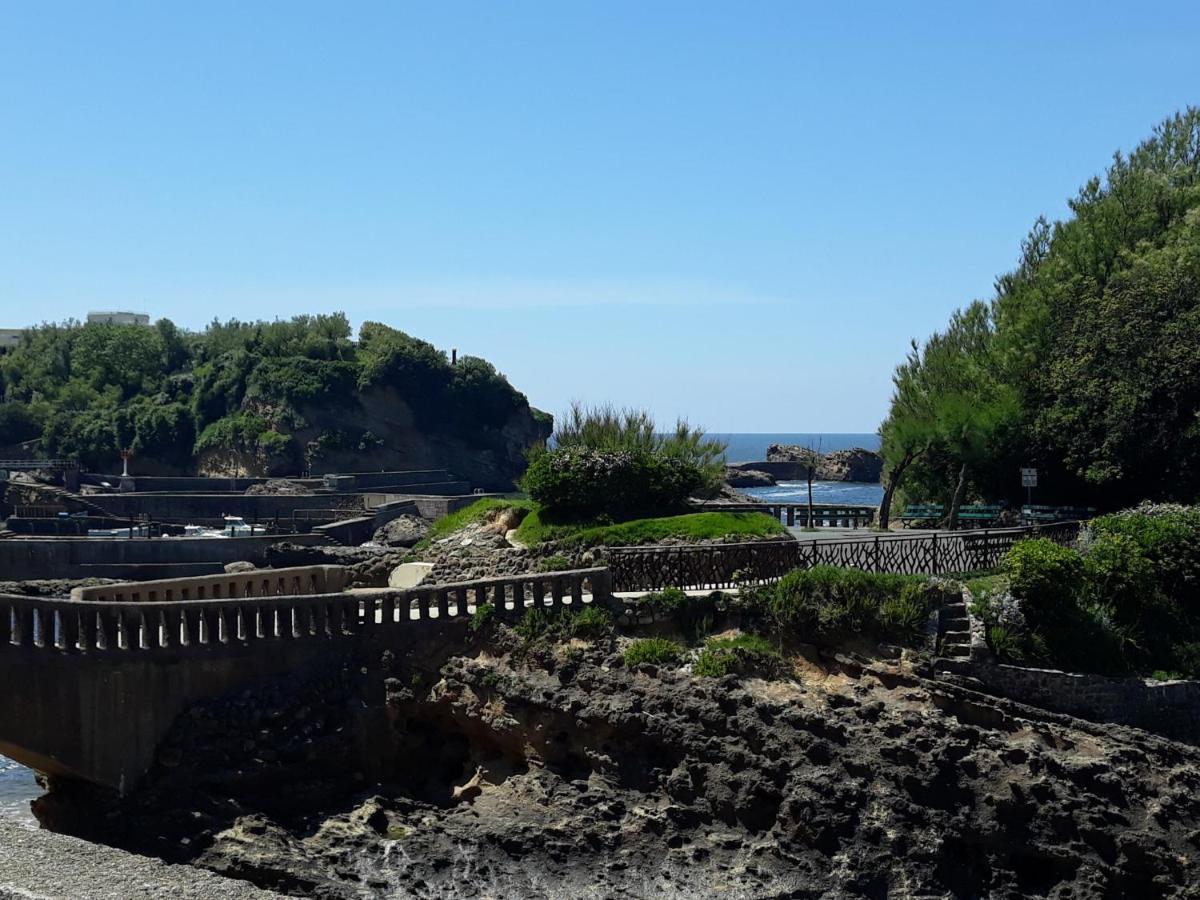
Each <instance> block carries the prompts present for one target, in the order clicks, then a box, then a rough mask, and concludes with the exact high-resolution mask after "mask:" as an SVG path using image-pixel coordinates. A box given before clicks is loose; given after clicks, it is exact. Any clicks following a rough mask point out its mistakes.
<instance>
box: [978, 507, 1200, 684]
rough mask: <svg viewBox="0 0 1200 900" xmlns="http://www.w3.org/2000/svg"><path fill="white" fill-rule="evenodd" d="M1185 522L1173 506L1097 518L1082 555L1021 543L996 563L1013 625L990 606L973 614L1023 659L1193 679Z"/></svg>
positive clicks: (1199, 632)
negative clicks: (1001, 567) (1001, 628)
mask: <svg viewBox="0 0 1200 900" xmlns="http://www.w3.org/2000/svg"><path fill="white" fill-rule="evenodd" d="M1189 518H1190V512H1189V510H1187V509H1186V508H1182V507H1175V508H1172V509H1162V508H1159V509H1158V510H1157V511H1156V512H1154V513H1147V512H1146V511H1145V508H1143V511H1138V510H1132V511H1129V512H1126V513H1120V514H1117V515H1113V516H1106V517H1104V518H1102V519H1100V520H1097V522H1096V523H1093V525H1092V527H1091V528H1090V529H1089V532H1088V536H1087V539H1086V541H1085V542H1084V551H1083V552H1082V553H1079V552H1077V551H1075V550H1072V549H1070V548H1066V547H1060V546H1057V545H1055V544H1053V543H1052V542H1050V541H1046V540H1034V541H1022V542H1020V543H1018V544H1016V545H1015V546H1014V547H1013V549H1012V550H1011V551H1010V552H1009V553H1008V555H1007V557H1006V559H1005V569H1006V571H1007V572H1008V573H1009V576H1010V580H1011V596H1012V598H1014V599H1015V600H1016V601H1017V602H1018V603H1019V606H1020V612H1021V620H1020V624H1021V626H1022V627H1013V626H1012V625H1011V624H1010V623H1003V622H1000V621H999V620H998V617H997V616H996V615H995V614H994V610H993V608H994V607H996V606H997V603H996V602H994V601H992V600H989V602H988V603H987V604H982V603H981V604H980V605H979V607H978V609H977V613H978V612H982V613H983V614H984V616H985V618H984V621H985V622H988V624H989V625H1001V624H1003V625H1006V637H1007V638H1010V639H1011V640H1012V641H1013V642H1015V643H1019V644H1021V654H1020V655H1022V656H1023V657H1024V658H1026V659H1028V660H1031V661H1038V662H1041V663H1045V664H1049V665H1054V666H1058V667H1062V668H1067V669H1073V670H1079V671H1088V672H1100V673H1103V674H1110V675H1121V674H1126V673H1129V672H1134V671H1139V672H1149V671H1153V670H1155V669H1162V670H1170V671H1182V672H1186V673H1192V674H1200V667H1197V665H1196V663H1200V659H1197V660H1193V659H1192V658H1191V655H1190V654H1189V651H1188V648H1189V646H1190V645H1191V642H1193V641H1196V640H1198V639H1200V608H1197V606H1196V604H1195V603H1194V602H1193V600H1192V599H1191V598H1190V596H1189V595H1188V591H1189V589H1190V587H1191V581H1190V578H1189V569H1190V566H1191V554H1192V552H1193V550H1192V547H1191V546H1190V542H1189V533H1190V532H1189V528H1190V523H1189ZM1156 557H1157V558H1156ZM1022 641H1023V642H1024V643H1021V642H1022ZM993 649H997V650H998V652H999V648H998V647H996V646H995V644H993ZM1007 652H1009V655H1010V656H1013V655H1015V654H1012V653H1011V651H1007Z"/></svg>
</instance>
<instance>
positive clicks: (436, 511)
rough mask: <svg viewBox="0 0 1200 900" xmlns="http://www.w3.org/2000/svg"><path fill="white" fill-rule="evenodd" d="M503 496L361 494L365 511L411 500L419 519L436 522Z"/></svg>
mask: <svg viewBox="0 0 1200 900" xmlns="http://www.w3.org/2000/svg"><path fill="white" fill-rule="evenodd" d="M503 496H504V495H503V494H463V495H461V496H450V497H438V496H428V497H422V496H415V495H413V494H390V493H374V492H372V493H369V494H363V497H364V498H365V500H366V504H367V509H377V508H378V507H380V506H383V505H385V504H389V503H397V502H399V501H402V500H411V501H412V502H413V503H415V504H416V505H417V509H418V510H419V511H420V514H421V518H423V519H429V520H431V521H436V520H438V519H440V518H441V517H442V516H448V515H450V513H452V512H457V511H458V510H460V509H462V508H463V507H464V506H470V505H471V504H472V503H474V502H476V501H477V500H486V499H488V498H502V497H503Z"/></svg>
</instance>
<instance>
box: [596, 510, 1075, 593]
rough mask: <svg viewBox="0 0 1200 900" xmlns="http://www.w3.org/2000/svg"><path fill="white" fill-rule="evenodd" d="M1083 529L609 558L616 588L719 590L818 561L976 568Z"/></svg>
mask: <svg viewBox="0 0 1200 900" xmlns="http://www.w3.org/2000/svg"><path fill="white" fill-rule="evenodd" d="M1078 535H1079V523H1078V522H1060V523H1057V524H1054V525H1044V526H1034V527H1030V528H1005V529H1000V530H991V529H985V530H982V531H957V532H950V533H935V534H922V535H875V536H873V537H863V538H850V539H847V540H833V541H831V540H811V541H758V542H750V543H739V544H696V545H681V546H674V547H616V548H613V549H611V550H610V551H608V563H609V567H610V569H611V570H612V578H613V589H614V590H618V591H641V590H661V589H663V588H667V587H677V588H691V589H710V590H719V589H723V588H729V587H733V586H734V585H736V584H738V583H746V582H750V583H761V582H765V581H773V580H775V579H777V578H780V577H782V576H783V575H785V574H786V573H787V572H789V571H791V570H792V569H801V568H810V567H812V566H816V565H828V566H840V567H842V568H850V569H864V570H866V571H868V572H891V573H895V574H903V575H949V574H954V573H961V572H976V571H980V570H982V569H991V568H994V567H995V566H997V565H999V563H1000V559H1001V557H1003V555H1004V554H1005V552H1007V551H1008V549H1009V548H1010V547H1012V545H1013V544H1015V543H1016V542H1017V541H1019V540H1021V539H1022V538H1027V537H1045V538H1049V539H1051V540H1054V541H1056V542H1058V543H1062V544H1068V543H1071V542H1073V541H1075V539H1076V538H1077V537H1078Z"/></svg>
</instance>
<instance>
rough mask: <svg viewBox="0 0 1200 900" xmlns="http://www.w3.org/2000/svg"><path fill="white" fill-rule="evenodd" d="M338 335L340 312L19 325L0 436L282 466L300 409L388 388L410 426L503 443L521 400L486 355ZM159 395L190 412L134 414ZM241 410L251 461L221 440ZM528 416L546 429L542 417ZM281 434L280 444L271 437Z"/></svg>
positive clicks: (159, 400)
mask: <svg viewBox="0 0 1200 900" xmlns="http://www.w3.org/2000/svg"><path fill="white" fill-rule="evenodd" d="M350 335H351V330H350V324H349V321H348V320H347V319H346V317H345V316H344V315H343V314H341V313H337V314H334V315H330V316H296V317H294V318H292V319H289V320H286V321H275V322H239V321H237V320H231V321H229V322H224V323H222V322H217V321H214V322H213V323H212V324H210V325H209V326H208V327H207V328H206V329H205V330H204V331H203V332H202V333H189V332H185V331H181V330H180V329H178V328H177V327H176V326H175V325H174V324H172V323H171V322H170V321H168V320H165V319H163V320H160V321H159V322H157V323H156V324H155V326H154V327H153V328H146V327H144V326H138V325H92V324H88V325H83V324H80V323H78V322H67V323H64V324H62V325H44V326H40V327H36V328H31V329H29V330H27V331H26V332H24V333H23V335H22V339H21V343H20V345H19V346H17V347H15V348H13V349H12V350H10V351H9V352H6V353H3V354H0V397H2V398H3V400H4V401H5V402H4V403H3V404H0V408H4V409H11V411H10V412H7V413H3V414H2V415H3V416H5V417H6V418H0V445H3V444H5V443H15V442H16V441H23V440H30V439H33V438H35V437H40V438H41V440H42V449H43V450H44V451H45V452H46V453H47V454H49V455H52V456H70V457H76V458H78V459H79V460H80V461H81V462H83V463H84V464H86V465H88V466H89V467H91V468H99V469H104V468H107V467H108V466H110V465H112V464H114V463H115V462H117V459H118V451H119V450H120V449H121V448H124V447H128V446H132V447H133V448H134V452H135V455H137V456H139V457H142V458H143V459H147V460H149V459H153V460H155V461H156V462H158V463H160V464H161V463H166V464H169V465H171V466H173V467H176V468H178V469H181V470H185V471H187V470H193V471H194V469H195V466H196V463H197V462H198V460H197V459H196V458H195V457H196V455H197V454H199V453H201V452H205V453H208V452H211V451H213V450H218V451H220V452H222V453H225V454H227V455H229V457H230V461H231V462H232V463H233V464H234V465H240V462H239V460H240V457H242V456H245V457H246V460H245V462H246V463H248V464H249V463H251V462H254V464H255V465H256V466H257V465H263V464H264V461H266V462H265V464H266V465H268V466H272V465H273V466H280V467H282V468H285V469H289V470H290V471H292V472H294V471H295V470H296V469H297V468H298V467H299V466H300V462H301V456H302V454H303V453H304V452H305V449H306V448H305V447H302V446H301V443H300V440H299V439H298V438H297V437H295V436H294V435H295V433H296V432H297V431H300V430H301V429H304V428H307V427H309V423H308V422H307V421H305V419H304V418H302V417H301V410H304V415H305V417H307V418H308V419H312V418H314V417H316V416H319V415H320V411H323V410H331V411H333V412H335V413H338V414H339V417H340V413H342V412H343V411H345V412H346V413H354V414H356V415H361V414H362V413H363V412H364V410H363V409H361V408H360V407H359V397H358V395H359V393H360V391H366V390H373V389H379V390H382V391H387V392H389V393H394V394H395V395H396V396H397V398H398V399H399V400H401V401H403V402H404V403H406V404H407V405H408V406H409V407H410V408H411V409H412V410H413V414H414V416H415V417H416V419H417V421H418V423H419V424H420V425H422V426H424V427H426V428H427V429H429V430H437V431H440V432H446V433H449V434H453V435H455V436H457V437H460V438H461V439H463V440H464V441H465V442H466V443H467V444H468V445H471V446H476V447H479V448H480V449H484V450H496V449H499V448H501V447H504V446H506V440H507V439H506V437H505V435H504V434H502V431H501V429H502V428H503V426H504V425H505V424H507V423H508V422H509V421H510V419H511V418H512V415H513V414H514V413H516V412H519V411H521V410H525V409H528V404H527V401H526V399H525V397H524V396H523V395H522V394H520V393H519V392H517V391H515V390H514V389H513V388H512V387H511V386H510V385H509V384H508V382H507V380H506V379H505V378H504V376H503V375H501V374H499V373H498V372H496V370H495V369H494V368H493V367H492V366H491V364H489V363H487V362H486V361H484V360H481V359H478V358H475V357H464V358H463V359H462V360H460V363H459V365H456V366H451V365H450V364H449V362H448V360H447V359H446V358H445V354H443V353H441V352H440V351H438V350H437V349H436V348H434V347H433V346H431V345H430V344H427V343H426V342H424V341H420V340H417V339H416V338H412V337H410V336H408V335H406V334H404V333H403V332H399V331H396V330H395V329H391V328H388V327H386V326H384V325H379V324H378V323H367V324H366V325H364V326H363V328H362V330H361V332H360V343H359V345H358V346H356V345H355V344H354V343H353V342H352V341H351V340H350ZM169 404H179V405H181V406H183V407H187V408H188V411H187V413H185V412H184V411H183V410H182V409H170V410H165V411H162V412H159V413H156V414H150V413H147V412H146V410H145V408H146V407H150V406H167V405H169ZM135 407H136V410H135ZM311 410H315V411H316V414H315V416H314V413H313V412H311ZM246 415H253V416H256V417H258V418H260V419H262V420H263V421H265V422H266V424H267V429H266V431H264V432H263V435H264V436H263V442H264V443H262V444H260V445H259V446H257V447H256V448H255V450H254V454H253V456H255V459H254V460H252V459H251V455H252V454H250V453H249V452H240V451H238V452H235V451H233V450H232V449H231V448H232V447H233V446H234V445H235V444H236V443H238V441H239V440H240V434H241V433H243V432H245V430H246V429H245V428H242V427H240V426H239V427H238V428H233V426H232V424H231V421H234V420H236V418H237V417H240V416H246ZM230 417H234V420H231V421H225V420H230ZM538 421H539V424H540V425H541V427H542V428H544V429H545V431H544V433H546V434H548V431H549V429H548V427H547V426H548V423H547V422H546V421H545V418H544V417H543V419H541V420H538ZM222 422H224V424H221V423H222ZM314 424H316V423H314ZM321 424H324V423H321ZM213 426H217V427H216V428H215V430H212V431H210V430H209V429H210V428H212V427H213ZM340 430H341V429H338V428H336V427H335V428H333V429H330V430H329V431H335V432H336V431H340ZM329 431H326V432H323V433H322V434H321V436H320V437H319V438H318V442H317V443H318V447H317V449H319V450H324V451H329V450H339V451H355V450H358V451H363V452H366V451H369V450H374V449H378V448H379V447H380V446H381V441H380V439H379V438H378V437H375V436H373V435H371V434H370V433H369V432H366V431H361V430H358V429H346V433H345V434H344V435H340V436H337V437H338V440H337V441H336V443H335V442H331V440H330V438H331V435H330V433H329ZM235 432H236V433H235ZM268 432H269V433H268ZM351 432H353V433H351ZM189 435H190V436H189ZM206 435H207V436H206ZM197 436H198V437H197ZM276 436H278V437H276ZM230 438H234V439H235V440H233V441H231V440H229V439H230ZM305 439H306V440H307V437H306V438H305ZM280 440H282V441H284V442H289V443H290V444H291V446H290V447H286V448H285V447H281V446H276V445H277V444H278V443H279V441H280ZM197 444H200V445H201V449H199V450H197V449H196V446H197ZM272 460H273V461H274V462H273V463H272V462H271V461H272ZM268 471H271V469H270V468H268Z"/></svg>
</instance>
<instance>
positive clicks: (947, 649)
mask: <svg viewBox="0 0 1200 900" xmlns="http://www.w3.org/2000/svg"><path fill="white" fill-rule="evenodd" d="M938 645H939V655H940V656H941V657H943V658H944V659H950V660H955V661H963V662H965V661H967V660H969V659H970V658H971V624H970V619H969V618H968V617H967V603H966V600H965V598H964V595H962V594H960V595H959V596H958V598H957V599H956V600H953V601H951V602H949V603H947V604H946V605H945V606H943V607H942V609H941V612H940V614H939V622H938Z"/></svg>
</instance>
